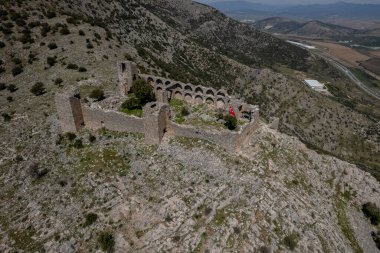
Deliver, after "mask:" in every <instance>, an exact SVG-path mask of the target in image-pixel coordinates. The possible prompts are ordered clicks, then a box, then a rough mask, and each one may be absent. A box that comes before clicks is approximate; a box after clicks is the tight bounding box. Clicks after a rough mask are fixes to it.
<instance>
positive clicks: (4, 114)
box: [1, 112, 12, 122]
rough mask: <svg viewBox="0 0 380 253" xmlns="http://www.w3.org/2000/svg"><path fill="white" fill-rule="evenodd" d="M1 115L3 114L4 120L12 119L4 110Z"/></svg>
mask: <svg viewBox="0 0 380 253" xmlns="http://www.w3.org/2000/svg"><path fill="white" fill-rule="evenodd" d="M1 116H3V119H4V122H9V121H11V119H12V116H11V115H9V114H8V113H5V112H4V113H2V114H1Z"/></svg>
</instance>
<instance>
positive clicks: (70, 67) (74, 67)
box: [67, 63, 78, 69]
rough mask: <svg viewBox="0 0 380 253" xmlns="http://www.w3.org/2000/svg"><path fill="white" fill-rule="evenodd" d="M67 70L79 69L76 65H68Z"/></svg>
mask: <svg viewBox="0 0 380 253" xmlns="http://www.w3.org/2000/svg"><path fill="white" fill-rule="evenodd" d="M67 69H78V65H76V64H74V63H69V65H67Z"/></svg>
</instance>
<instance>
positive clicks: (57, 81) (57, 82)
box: [54, 78, 63, 85]
mask: <svg viewBox="0 0 380 253" xmlns="http://www.w3.org/2000/svg"><path fill="white" fill-rule="evenodd" d="M61 83H63V80H62V78H57V79H55V81H54V84H55V85H60V84H61Z"/></svg>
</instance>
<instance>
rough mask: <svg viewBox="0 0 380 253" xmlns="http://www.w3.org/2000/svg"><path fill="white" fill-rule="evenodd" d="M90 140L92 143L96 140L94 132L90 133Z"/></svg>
mask: <svg viewBox="0 0 380 253" xmlns="http://www.w3.org/2000/svg"><path fill="white" fill-rule="evenodd" d="M88 140H89V141H90V142H91V143H93V142H95V141H96V137H95V136H93V135H92V134H90V135H89V136H88Z"/></svg>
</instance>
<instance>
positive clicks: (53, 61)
mask: <svg viewBox="0 0 380 253" xmlns="http://www.w3.org/2000/svg"><path fill="white" fill-rule="evenodd" d="M46 62H47V64H49V66H50V67H53V66H54V65H55V64H56V63H57V57H51V56H48V57H47V58H46Z"/></svg>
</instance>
